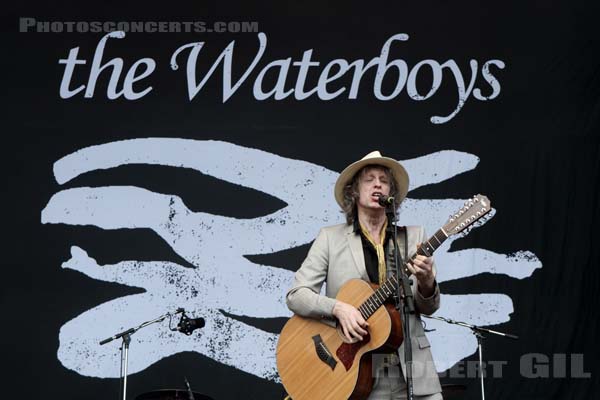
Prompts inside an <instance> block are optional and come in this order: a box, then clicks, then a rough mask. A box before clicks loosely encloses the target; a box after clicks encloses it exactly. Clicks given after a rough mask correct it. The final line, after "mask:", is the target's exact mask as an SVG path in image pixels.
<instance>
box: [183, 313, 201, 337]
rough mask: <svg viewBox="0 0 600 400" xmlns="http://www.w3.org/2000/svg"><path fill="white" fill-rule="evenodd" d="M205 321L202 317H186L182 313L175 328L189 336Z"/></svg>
mask: <svg viewBox="0 0 600 400" xmlns="http://www.w3.org/2000/svg"><path fill="white" fill-rule="evenodd" d="M205 323H206V322H205V321H204V318H188V317H187V315H185V314H183V315H182V316H181V320H180V321H179V323H178V324H177V328H176V330H177V331H179V332H181V333H185V334H186V335H188V336H189V335H191V334H192V332H193V331H195V330H196V329H199V328H203V327H204V325H205Z"/></svg>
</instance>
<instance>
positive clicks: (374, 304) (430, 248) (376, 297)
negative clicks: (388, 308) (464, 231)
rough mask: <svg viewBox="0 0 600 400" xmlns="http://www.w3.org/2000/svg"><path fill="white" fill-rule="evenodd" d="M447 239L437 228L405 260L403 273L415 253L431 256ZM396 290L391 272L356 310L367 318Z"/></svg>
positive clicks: (396, 285)
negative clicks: (406, 260)
mask: <svg viewBox="0 0 600 400" xmlns="http://www.w3.org/2000/svg"><path fill="white" fill-rule="evenodd" d="M446 239H448V235H447V234H446V232H444V230H443V229H439V230H438V231H437V232H435V233H434V234H433V236H431V237H430V238H429V239H428V240H426V241H425V242H423V243H422V244H421V246H419V248H418V249H417V251H416V253H414V254H413V255H412V256H411V257H410V259H409V261H408V262H406V263H405V264H404V265H403V266H402V268H404V271H405V273H407V274H410V272H409V271H408V268H407V265H408V263H409V262H410V261H412V260H414V258H415V257H416V256H417V255H422V256H426V257H431V256H432V255H433V253H434V252H435V251H436V250H437V249H438V248H439V247H440V246H441V245H442V243H444V241H445V240H446ZM397 292H398V277H397V276H396V274H393V275H392V276H391V278H389V279H388V280H386V281H385V282H384V283H383V284H381V286H379V288H378V289H377V290H375V292H374V293H373V294H372V295H371V296H370V297H369V298H368V299H367V300H365V301H364V302H363V303H362V304H361V305H360V306H359V307H358V311H360V313H361V314H362V317H363V318H364V319H365V320H366V319H368V318H369V317H370V316H371V315H373V313H375V311H377V309H378V308H379V307H381V306H382V305H383V303H385V302H386V301H387V300H388V299H389V298H391V297H393V296H394V295H395V294H396V293H397Z"/></svg>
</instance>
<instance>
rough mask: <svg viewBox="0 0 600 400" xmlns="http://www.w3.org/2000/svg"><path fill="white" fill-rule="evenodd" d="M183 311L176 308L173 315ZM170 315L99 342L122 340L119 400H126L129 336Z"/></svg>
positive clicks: (101, 343)
mask: <svg viewBox="0 0 600 400" xmlns="http://www.w3.org/2000/svg"><path fill="white" fill-rule="evenodd" d="M184 312H185V311H184V310H183V308H178V309H177V311H176V312H175V314H179V313H184ZM175 314H172V313H166V314H164V315H161V316H160V317H158V318H154V319H153V320H151V321H146V322H144V323H142V324H141V325H139V326H136V327H133V328H129V329H127V330H125V331H123V332H120V333H117V334H115V335H113V336H111V337H109V338H106V339H104V340H101V341H100V345H104V344H106V343H109V342H112V341H113V340H115V339H119V338H120V339H123V342H122V344H121V348H120V350H121V376H120V377H119V379H120V383H121V390H120V392H121V396H120V398H121V400H127V364H128V361H129V360H128V357H129V343H131V335H133V334H134V333H136V332H137V331H139V330H140V329H142V328H145V327H146V326H148V325H151V324H154V323H157V322H162V321H164V320H165V318H167V317H169V318H171V317H172V316H173V315H175Z"/></svg>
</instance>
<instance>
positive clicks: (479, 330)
mask: <svg viewBox="0 0 600 400" xmlns="http://www.w3.org/2000/svg"><path fill="white" fill-rule="evenodd" d="M423 316H424V317H426V318H430V319H437V320H440V321H444V322H446V323H448V324H454V325H459V326H464V327H465V328H469V329H470V330H471V332H472V333H473V335H475V337H476V338H477V349H478V352H479V361H478V365H479V368H478V370H479V378H480V380H481V400H485V390H484V386H483V349H482V347H483V346H482V340H483V339H485V336H483V334H484V333H490V334H493V335H498V336H504V337H507V338H510V339H515V340H516V339H518V338H519V337H518V336H516V335H511V334H510V333H504V332H498V331H494V330H492V329H487V328H482V327H480V326H477V325H471V324H467V323H466V322H460V321H454V320H451V319H449V318H444V317H437V316H434V315H423Z"/></svg>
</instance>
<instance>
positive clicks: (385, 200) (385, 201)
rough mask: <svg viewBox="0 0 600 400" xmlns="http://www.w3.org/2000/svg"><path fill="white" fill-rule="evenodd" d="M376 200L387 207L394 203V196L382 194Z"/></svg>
mask: <svg viewBox="0 0 600 400" xmlns="http://www.w3.org/2000/svg"><path fill="white" fill-rule="evenodd" d="M377 202H379V205H380V206H382V207H387V206H391V205H393V204H394V198H393V197H392V196H386V195H385V194H382V195H381V196H379V199H378V200H377Z"/></svg>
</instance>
